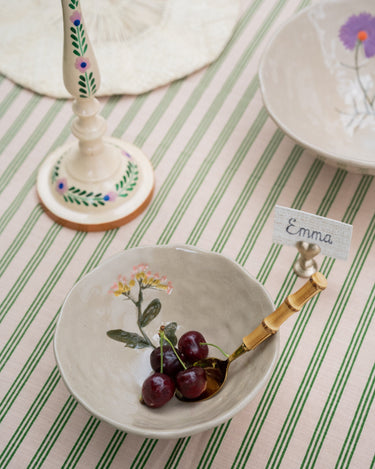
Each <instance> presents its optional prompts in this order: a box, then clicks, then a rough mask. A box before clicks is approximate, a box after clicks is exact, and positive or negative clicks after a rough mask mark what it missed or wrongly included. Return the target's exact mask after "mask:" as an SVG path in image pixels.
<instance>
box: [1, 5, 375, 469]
mask: <svg viewBox="0 0 375 469" xmlns="http://www.w3.org/2000/svg"><path fill="white" fill-rule="evenodd" d="M308 4H309V2H308V1H305V0H302V1H300V0H244V1H243V4H242V13H241V17H240V18H239V22H238V25H237V27H236V30H235V31H234V34H233V37H232V39H231V40H230V42H229V44H228V45H227V47H226V49H225V50H224V52H223V53H222V54H221V56H220V57H219V59H218V60H217V61H216V62H215V63H213V64H212V65H211V66H209V67H207V68H205V69H203V70H201V71H199V72H197V73H195V74H193V75H191V76H189V77H187V78H186V79H183V80H180V81H178V82H175V83H173V84H171V85H170V86H167V87H163V88H161V89H157V90H154V91H152V92H150V93H147V94H145V95H142V96H138V97H129V96H118V97H117V96H116V97H111V98H109V99H101V104H102V115H103V116H104V117H105V118H106V119H107V122H108V127H109V131H108V133H109V134H111V135H113V136H115V137H119V138H124V139H126V140H128V141H131V142H133V143H134V144H135V145H137V146H139V147H140V148H142V150H143V151H144V152H145V154H146V155H148V156H149V158H150V160H151V162H152V164H153V167H154V169H155V176H156V189H155V194H154V197H153V199H152V202H151V204H150V205H149V206H148V208H147V209H146V210H145V211H144V212H143V213H142V214H141V215H140V216H139V217H138V218H136V219H134V220H133V221H131V222H130V223H129V224H127V225H125V226H123V227H121V228H119V229H115V230H112V231H107V232H97V233H84V232H75V231H73V230H70V229H67V228H63V227H61V226H60V225H58V224H55V223H54V222H53V221H52V220H51V219H50V218H49V217H48V216H47V215H46V214H45V213H44V212H43V210H42V208H41V206H40V205H39V204H38V200H37V196H36V190H35V181H36V175H37V171H38V167H39V165H40V163H41V162H42V161H43V159H44V158H45V157H46V155H47V154H49V153H50V152H51V151H52V150H53V149H55V148H56V147H58V146H60V145H61V144H63V143H64V142H66V141H67V140H69V139H73V137H72V136H71V132H70V124H71V119H72V109H71V102H68V101H64V100H53V99H50V98H47V97H42V96H38V95H36V94H33V93H32V92H30V91H28V90H25V89H23V88H21V87H19V86H17V85H15V84H14V83H12V82H10V81H9V80H8V79H7V78H5V77H2V78H1V82H0V93H1V103H0V112H1V128H0V131H1V140H0V146H1V152H2V156H1V160H0V166H1V176H0V188H1V206H0V209H1V222H0V230H1V233H2V234H1V243H0V251H1V252H0V256H1V257H0V258H1V261H0V268H1V283H0V285H1V286H0V292H1V293H0V294H1V300H2V303H1V320H2V323H1V398H2V402H1V434H0V440H1V449H2V454H1V459H0V467H1V468H2V469H3V468H5V467H11V468H15V469H22V468H26V467H32V468H36V467H45V468H59V467H64V468H74V467H80V468H94V467H97V468H107V467H111V468H143V467H145V468H153V469H155V468H177V467H178V468H192V467H194V468H209V467H212V468H231V467H233V468H245V467H246V468H265V467H267V468H278V467H282V468H286V469H293V468H302V467H303V468H310V467H317V468H324V469H326V468H335V467H336V468H346V467H351V468H359V469H363V468H369V467H374V461H375V460H374V448H375V412H374V411H375V409H374V406H373V400H374V393H375V383H374V380H375V368H374V357H375V339H374V337H375V324H374V322H373V321H372V316H373V314H374V277H375V275H374V272H375V269H374V261H375V258H374V249H373V242H374V234H375V229H374V226H375V217H374V205H375V204H374V200H375V183H374V181H373V177H371V176H368V175H359V174H352V173H349V172H347V171H345V170H343V169H337V168H334V167H332V166H329V165H327V164H324V163H323V162H321V161H320V160H319V159H317V157H316V155H315V154H314V153H313V152H311V151H307V150H304V149H303V148H301V147H300V146H299V145H297V144H295V143H294V142H293V141H292V140H290V139H289V138H288V137H286V136H285V135H284V134H283V132H282V131H280V130H279V129H278V128H277V127H276V125H275V124H274V122H273V121H272V120H271V119H270V118H269V116H268V114H267V111H266V109H265V108H264V106H263V103H262V99H261V94H260V90H259V81H258V76H257V70H258V64H259V60H260V57H261V55H262V52H263V50H264V48H265V45H266V43H267V42H268V41H269V39H270V38H271V36H272V35H273V33H274V32H275V30H276V28H277V27H278V26H279V25H281V24H282V23H283V22H284V21H286V20H287V19H289V18H290V17H291V16H292V15H293V14H295V13H296V12H297V11H298V10H300V9H302V8H305V7H306V6H307V5H308ZM19 66H20V67H22V63H20V64H19ZM46 71H47V72H48V64H46ZM276 204H278V205H282V206H287V207H293V208H296V209H301V210H304V211H307V212H310V213H315V214H318V215H321V216H324V217H329V218H333V219H336V220H340V221H344V222H346V223H349V224H352V225H353V238H352V245H351V250H350V257H349V259H348V260H347V261H340V260H337V261H336V260H335V259H334V258H328V257H324V256H319V258H318V262H319V265H320V268H321V271H322V272H323V273H324V274H325V275H326V276H327V278H328V282H329V287H328V289H327V290H326V291H325V292H324V294H322V295H320V297H319V298H318V300H317V301H312V302H311V303H310V304H309V305H308V306H306V307H305V308H304V310H303V314H300V315H296V316H295V317H293V318H291V319H290V320H289V321H288V322H287V323H285V325H284V326H283V328H282V329H281V331H280V340H281V352H280V357H279V360H278V363H277V366H276V368H275V370H274V372H273V374H272V377H271V379H270V381H269V383H268V384H267V385H266V386H265V387H264V389H262V391H261V392H260V394H259V395H258V396H257V398H256V399H255V400H254V401H253V402H252V403H251V404H250V405H248V406H247V407H246V408H245V409H244V410H242V411H241V412H240V413H239V414H237V415H236V416H235V417H234V418H233V419H232V420H230V421H228V422H226V423H224V424H222V425H220V426H219V427H217V428H214V429H212V430H210V431H206V432H204V433H201V434H197V435H194V436H191V437H186V438H182V439H178V440H154V439H145V438H141V437H139V436H135V435H132V434H126V433H123V432H121V431H119V430H116V429H115V428H113V427H111V426H110V425H108V424H106V423H104V422H100V421H99V420H97V419H96V418H95V417H93V416H91V415H90V414H89V413H88V412H87V411H86V410H85V409H84V408H83V407H82V406H81V405H80V404H78V403H77V402H76V400H75V399H74V398H73V397H72V396H71V395H70V394H69V392H68V390H67V388H66V387H65V385H64V383H63V382H62V379H61V377H60V374H59V371H58V369H57V366H56V363H55V359H54V354H53V347H52V343H53V335H54V328H55V324H56V318H57V316H58V314H59V311H60V308H61V305H62V302H63V300H64V298H65V296H66V294H67V293H68V291H69V290H70V289H71V287H72V286H73V285H74V283H75V282H76V281H77V280H78V279H80V278H82V276H83V275H84V274H85V273H87V272H89V271H90V270H91V269H93V268H94V267H95V266H97V265H98V264H99V263H100V262H101V261H103V260H104V259H106V258H108V257H110V256H111V255H113V254H114V253H117V252H119V251H121V250H123V249H128V248H130V247H135V246H141V245H152V244H190V245H194V246H197V247H201V248H204V249H208V250H212V251H215V252H219V253H223V254H225V255H226V256H228V257H230V258H231V259H234V260H236V261H237V262H238V263H239V264H240V265H242V266H244V267H245V268H246V269H247V270H248V271H249V272H250V273H251V274H253V275H254V276H256V278H257V279H258V280H259V281H260V282H261V283H262V284H264V286H265V287H266V288H267V290H268V291H269V293H270V295H271V297H272V298H273V299H274V302H275V304H279V303H280V302H281V301H282V300H283V299H284V297H285V296H286V295H287V294H289V293H290V292H291V291H292V290H293V289H295V288H296V287H298V286H299V285H300V284H302V280H301V279H299V278H297V277H296V276H295V274H294V273H293V270H292V265H293V262H294V260H295V258H296V255H297V252H296V250H295V249H294V248H291V247H283V246H281V245H276V244H273V243H272V228H273V210H274V207H275V205H276Z"/></svg>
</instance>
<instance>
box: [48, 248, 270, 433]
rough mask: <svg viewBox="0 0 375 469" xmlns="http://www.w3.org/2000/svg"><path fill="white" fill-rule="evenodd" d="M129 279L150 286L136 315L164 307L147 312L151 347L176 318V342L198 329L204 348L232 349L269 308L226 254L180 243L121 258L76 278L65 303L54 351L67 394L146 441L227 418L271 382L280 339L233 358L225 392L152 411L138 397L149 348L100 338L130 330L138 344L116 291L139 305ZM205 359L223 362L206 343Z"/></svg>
mask: <svg viewBox="0 0 375 469" xmlns="http://www.w3.org/2000/svg"><path fill="white" fill-rule="evenodd" d="M142 272H143V273H142ZM132 275H133V278H134V275H135V278H137V277H138V279H139V278H140V277H142V278H143V280H142V285H143V286H145V285H146V283H147V285H148V288H143V289H142V295H143V300H142V302H141V312H142V314H143V313H144V312H145V311H146V310H147V306H148V305H149V304H151V302H153V301H155V299H156V302H160V304H161V309H160V312H159V314H158V315H157V316H155V317H153V315H150V316H149V318H148V320H147V321H145V324H146V323H147V324H146V325H145V327H144V328H143V332H144V333H145V334H146V336H147V337H148V338H149V340H151V342H153V343H154V344H155V345H158V331H159V328H160V325H162V324H164V325H166V324H169V323H173V322H175V323H177V329H176V335H177V337H180V336H181V335H182V334H183V333H184V332H186V331H188V330H199V331H200V332H201V333H202V334H203V335H204V336H205V339H206V340H207V342H211V343H215V344H217V345H219V346H220V347H221V348H222V349H223V350H225V351H226V352H228V353H231V352H233V351H234V350H235V349H236V348H237V347H238V346H239V345H240V344H241V342H242V337H243V336H244V335H247V333H249V332H251V331H252V330H253V329H254V328H255V327H256V326H257V325H258V324H259V323H260V322H261V320H262V319H263V318H264V317H265V316H267V315H268V314H269V313H271V312H272V311H273V303H272V301H271V299H270V297H269V295H268V294H267V292H266V290H265V289H264V287H263V286H262V285H261V284H260V283H259V282H258V281H257V280H256V279H254V278H253V277H252V276H251V275H249V274H248V273H247V272H246V271H245V270H244V269H243V268H242V267H240V266H239V265H238V264H236V263H235V262H234V261H231V260H230V259H228V258H226V257H225V256H223V255H220V254H215V253H212V252H206V251H202V250H199V249H196V248H192V247H187V246H164V247H159V246H158V247H141V248H135V249H130V250H127V251H124V252H121V253H119V254H117V255H115V256H114V257H112V258H110V259H108V260H107V261H105V262H103V263H102V264H101V265H100V266H99V267H97V268H96V269H94V270H93V271H92V272H90V273H89V274H88V275H86V276H85V277H84V278H82V280H80V281H79V282H78V283H77V284H76V285H75V286H74V288H73V289H72V290H71V291H70V293H69V294H68V296H67V298H66V300H65V302H64V304H63V307H62V310H61V314H60V316H59V318H58V322H57V327H56V332H55V338H54V349H55V355H56V361H57V364H58V367H59V369H60V372H61V375H62V377H63V379H64V382H65V384H66V386H67V387H68V389H69V391H70V392H71V393H72V394H73V396H74V397H75V398H76V399H77V400H78V401H79V402H80V403H81V404H82V405H83V406H84V407H85V408H86V409H87V410H88V411H89V412H90V413H92V414H93V415H95V416H96V417H98V418H99V419H101V420H103V421H105V422H108V423H110V424H112V425H113V426H115V427H116V428H118V429H120V430H124V431H127V432H131V433H134V434H138V435H142V436H144V437H151V438H179V437H183V436H187V435H192V434H194V433H197V432H201V431H204V430H207V429H209V428H211V427H215V426H217V425H219V424H220V423H222V422H225V421H227V420H229V419H230V418H231V417H233V416H234V415H235V414H236V413H237V412H239V411H240V410H241V409H242V408H243V407H244V406H246V405H247V404H248V403H249V402H250V401H251V400H252V399H253V398H254V397H255V396H256V394H257V393H258V392H259V390H260V389H261V388H262V387H263V386H264V384H265V383H266V381H267V379H268V378H269V376H270V373H271V371H272V369H273V367H274V365H275V361H276V359H277V356H278V346H279V337H278V334H276V335H275V336H273V337H271V338H270V339H269V340H268V341H266V342H264V343H263V344H261V345H260V346H259V347H258V348H257V349H256V350H254V351H252V352H248V353H247V354H245V355H244V356H243V357H240V358H239V359H238V360H236V361H235V362H233V364H232V365H231V367H230V370H229V376H228V379H227V382H226V384H225V386H224V387H223V389H222V390H221V391H220V392H219V393H218V394H217V395H216V396H214V397H212V398H211V399H209V400H207V401H202V402H194V403H186V402H181V401H179V400H178V399H177V398H172V400H171V401H169V402H168V403H167V404H166V405H165V406H163V407H161V408H158V409H151V408H149V407H147V406H145V405H143V404H141V403H140V401H139V398H140V394H141V388H142V383H143V381H144V380H145V379H146V378H147V376H149V375H150V373H151V371H152V370H151V366H150V362H149V357H150V353H151V350H152V348H150V347H145V348H130V347H128V346H125V345H124V343H122V342H119V341H116V340H113V339H111V338H110V337H109V336H108V335H107V331H109V330H122V331H126V332H129V333H133V334H130V335H129V337H130V336H131V337H132V339H131V341H133V342H132V345H133V346H136V345H139V346H143V345H145V344H144V341H145V339H144V338H143V336H142V334H141V331H140V329H139V328H138V325H137V314H138V313H137V307H136V305H135V303H134V302H133V301H132V300H131V299H129V298H128V297H127V296H125V294H120V295H118V294H119V291H120V290H121V291H122V292H125V291H127V293H128V295H130V296H132V297H133V300H135V301H137V300H138V298H139V296H138V294H139V290H138V287H137V285H138V283H137V281H135V282H133V281H132ZM133 283H135V284H134V285H133ZM127 286H128V287H129V289H130V290H127ZM116 295H118V296H116ZM149 311H150V310H149ZM210 355H211V356H217V357H219V358H223V356H222V355H221V354H220V352H218V351H217V350H216V349H215V348H212V347H210Z"/></svg>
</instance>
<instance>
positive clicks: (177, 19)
mask: <svg viewBox="0 0 375 469" xmlns="http://www.w3.org/2000/svg"><path fill="white" fill-rule="evenodd" d="M239 3H240V2H239V0H136V1H134V0H132V1H129V0H101V1H100V0H90V2H82V9H83V14H84V16H85V21H86V24H87V28H88V34H89V36H90V39H91V41H92V44H93V47H94V50H95V54H96V57H97V60H98V64H99V69H100V73H101V77H102V84H101V88H100V90H99V93H98V95H101V96H103V95H113V94H140V93H144V92H146V91H149V90H151V89H154V88H156V87H158V86H162V85H165V84H167V83H170V82H171V81H173V80H176V79H178V78H182V77H184V76H186V75H188V74H190V73H192V72H194V71H196V70H198V69H200V68H202V67H204V66H205V65H207V64H209V63H211V62H212V61H214V60H215V59H216V58H217V57H218V55H219V54H220V53H221V52H222V50H223V48H224V47H225V45H226V43H227V42H228V40H229V39H230V37H231V35H232V31H233V28H234V26H235V24H236V22H237V19H238V16H239V9H240V6H239ZM0 28H1V31H2V40H1V41H0V72H1V73H3V74H4V75H6V76H7V77H8V78H10V79H11V80H13V81H14V82H16V83H17V84H19V85H21V86H23V87H25V88H29V89H31V90H33V91H35V92H37V93H40V94H44V95H48V96H52V97H56V98H65V97H69V96H70V95H69V93H68V92H67V91H66V89H65V87H64V83H63V78H62V48H63V26H62V12H61V6H60V5H59V2H51V1H48V0H37V1H36V0H18V1H17V2H7V3H6V5H3V6H2V14H1V16H0Z"/></svg>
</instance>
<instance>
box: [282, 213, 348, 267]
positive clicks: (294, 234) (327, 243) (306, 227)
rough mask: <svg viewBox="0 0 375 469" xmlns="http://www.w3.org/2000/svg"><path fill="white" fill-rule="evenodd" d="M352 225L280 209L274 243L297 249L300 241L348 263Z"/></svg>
mask: <svg viewBox="0 0 375 469" xmlns="http://www.w3.org/2000/svg"><path fill="white" fill-rule="evenodd" d="M352 231H353V227H352V225H349V224H347V223H342V222H340V221H337V220H332V219H330V218H325V217H320V216H319V215H313V214H311V213H307V212H303V211H301V210H295V209H293V208H288V207H281V206H279V205H276V207H275V218H274V229H273V241H274V242H275V243H279V244H286V245H295V244H296V243H297V241H306V242H307V243H309V244H317V245H318V246H319V247H320V250H321V253H322V254H324V255H326V256H330V257H334V258H336V259H347V258H348V255H349V250H350V242H351V239H352Z"/></svg>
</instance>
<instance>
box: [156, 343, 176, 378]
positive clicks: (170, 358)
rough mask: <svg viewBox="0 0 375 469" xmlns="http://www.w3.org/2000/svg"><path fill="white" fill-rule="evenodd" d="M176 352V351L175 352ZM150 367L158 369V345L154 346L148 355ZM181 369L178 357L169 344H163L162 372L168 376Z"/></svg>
mask: <svg viewBox="0 0 375 469" xmlns="http://www.w3.org/2000/svg"><path fill="white" fill-rule="evenodd" d="M177 353H178V352H177ZM150 363H151V367H152V369H153V370H154V371H160V364H161V360H160V347H157V348H155V349H154V350H153V351H152V352H151V355H150ZM182 369H183V366H182V365H181V363H180V361H179V359H178V358H177V357H176V354H175V353H174V351H173V349H172V347H171V346H170V345H167V344H164V345H163V373H165V374H167V375H169V376H176V374H177V373H178V372H179V371H181V370H182Z"/></svg>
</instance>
